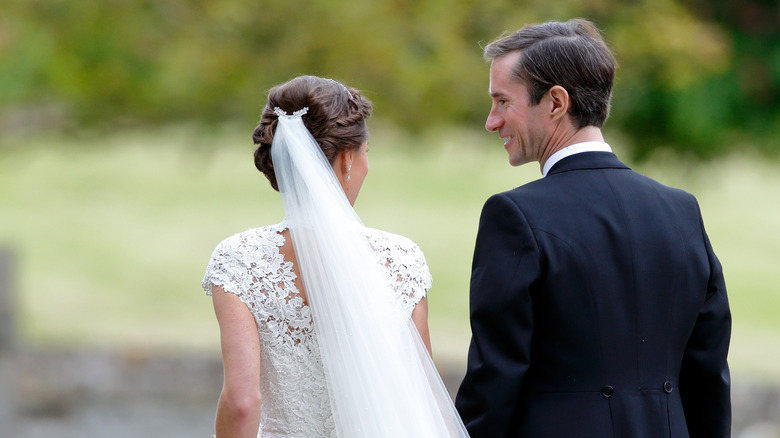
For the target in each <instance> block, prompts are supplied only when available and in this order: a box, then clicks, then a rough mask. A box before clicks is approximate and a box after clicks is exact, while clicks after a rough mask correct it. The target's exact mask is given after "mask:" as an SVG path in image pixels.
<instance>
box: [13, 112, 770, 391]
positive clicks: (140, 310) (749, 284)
mask: <svg viewBox="0 0 780 438" xmlns="http://www.w3.org/2000/svg"><path fill="white" fill-rule="evenodd" d="M372 135H373V137H372V140H371V145H370V147H369V149H370V152H369V159H370V163H371V171H370V173H369V177H368V179H367V180H366V183H365V185H364V187H363V190H362V191H361V195H360V197H359V199H358V201H357V204H356V209H357V210H358V213H359V214H360V215H361V217H362V218H363V221H364V222H365V223H366V225H368V226H372V227H376V228H381V229H385V230H388V231H392V232H395V233H399V234H403V235H406V236H408V237H410V238H412V239H413V240H414V241H416V242H417V243H418V244H419V245H420V247H422V249H423V251H424V252H425V254H426V257H427V259H428V262H429V265H430V268H431V271H432V273H433V276H434V288H433V289H432V290H431V293H430V324H431V331H432V340H433V344H434V354H435V355H436V356H437V357H438V358H439V359H451V360H457V361H461V362H462V361H463V358H464V356H465V351H466V348H467V345H468V335H469V330H468V309H467V308H468V296H467V295H468V278H469V269H470V264H471V253H472V249H473V244H474V237H475V233H476V228H477V221H478V218H479V213H480V209H481V206H482V203H483V202H484V200H485V199H486V198H487V197H488V196H489V195H491V194H492V193H495V192H498V191H502V190H506V189H509V188H512V187H515V186H517V185H520V184H523V183H525V182H528V181H530V180H533V179H536V178H538V177H539V176H540V174H539V169H538V166H537V165H536V164H529V165H526V166H523V167H520V168H512V167H510V166H509V165H508V164H507V160H506V156H505V152H504V151H503V149H502V147H501V143H500V141H499V140H498V139H497V138H496V136H495V135H491V134H487V133H482V132H478V131H458V130H442V131H439V132H432V133H429V134H426V135H423V136H419V137H409V136H404V135H401V134H399V133H398V132H397V131H392V130H388V129H382V128H381V127H378V128H375V129H374V131H373V132H372ZM618 146H619V145H618ZM0 148H2V149H0V151H2V155H1V156H0V211H1V212H2V213H1V214H0V245H6V246H9V247H11V248H12V249H13V250H14V251H15V252H16V253H17V255H18V257H19V275H18V281H17V290H18V292H19V297H18V304H19V314H18V315H19V324H20V333H21V335H22V337H23V338H24V340H25V341H26V342H32V343H35V344H39V345H56V346H70V345H90V346H116V347H120V348H149V349H155V348H160V349H203V350H207V351H214V352H216V351H217V350H218V333H217V326H216V322H215V319H214V316H213V311H212V308H211V303H210V300H209V299H207V298H206V297H205V296H204V295H203V294H202V292H201V291H200V289H199V285H200V280H201V277H202V274H203V270H204V268H205V265H206V262H207V261H208V258H209V256H210V254H211V251H212V250H213V248H214V246H215V245H216V244H217V243H218V242H219V241H220V240H222V239H223V238H225V237H227V236H229V235H231V234H233V233H236V232H239V231H243V230H245V229H247V228H251V227H256V226H261V225H265V224H270V223H275V222H277V221H278V220H280V219H281V217H282V210H281V205H280V202H279V199H278V194H277V193H276V192H274V191H273V190H271V188H270V186H269V185H268V183H267V182H266V180H265V179H264V178H263V177H262V176H261V175H260V174H259V173H258V172H257V171H256V170H255V169H254V166H253V164H252V158H251V152H252V146H251V144H250V142H249V140H248V132H247V130H246V129H243V130H237V129H234V128H230V127H227V128H224V129H222V130H217V131H214V132H203V130H199V129H197V128H193V127H178V128H167V129H162V130H155V131H141V132H120V133H116V134H114V135H113V136H111V137H103V136H100V137H95V136H93V137H88V136H85V137H81V138H65V139H62V138H49V137H28V138H17V139H6V140H5V143H4V144H3V145H0ZM618 153H620V151H619V149H618ZM778 168H780V165H779V164H778V163H771V162H770V163H767V162H764V161H762V160H761V159H758V158H750V157H748V158H744V157H743V158H739V159H736V158H733V157H732V158H728V159H721V160H718V161H715V162H712V163H709V164H706V165H698V166H693V165H690V164H689V163H687V162H685V161H682V162H679V161H675V160H670V159H669V158H668V157H666V158H663V157H659V158H657V159H655V160H653V161H651V162H650V163H646V164H644V165H642V166H639V167H638V170H640V171H642V172H644V173H646V174H648V175H650V176H652V177H654V178H656V179H658V180H660V181H662V182H665V183H668V184H670V185H675V186H678V187H681V188H684V189H686V190H688V191H690V192H692V193H694V194H695V195H696V196H697V198H698V199H699V201H700V203H701V208H702V211H703V214H704V217H705V225H706V226H707V229H708V232H709V234H710V238H711V240H712V243H713V245H714V247H715V250H716V252H717V254H718V255H719V257H720V259H721V261H722V262H723V265H724V267H725V272H726V280H727V283H728V286H729V293H730V299H731V303H732V311H733V315H734V338H733V341H732V350H731V363H732V368H733V370H734V374H735V375H740V376H746V377H750V378H762V379H765V378H769V379H773V380H777V381H780V367H778V366H777V365H776V364H777V363H778V362H780V317H778V315H780V291H778V285H780V269H778V262H780V220H778V219H779V218H780V172H778Z"/></svg>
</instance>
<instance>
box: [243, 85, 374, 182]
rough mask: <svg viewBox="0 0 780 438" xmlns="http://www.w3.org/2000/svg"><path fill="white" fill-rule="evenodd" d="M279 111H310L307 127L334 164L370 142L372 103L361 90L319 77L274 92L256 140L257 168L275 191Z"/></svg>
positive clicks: (269, 96)
mask: <svg viewBox="0 0 780 438" xmlns="http://www.w3.org/2000/svg"><path fill="white" fill-rule="evenodd" d="M275 107H279V108H281V109H282V110H283V111H285V112H287V113H288V114H292V113H293V112H294V111H298V110H300V109H302V108H303V107H308V108H309V111H308V112H307V113H306V115H304V116H303V124H304V125H305V126H306V129H308V130H309V132H310V133H311V135H312V137H314V139H315V140H316V141H317V144H318V145H319V146H320V148H321V149H322V152H323V153H324V154H325V157H326V158H327V159H328V161H329V162H331V163H333V160H334V159H335V158H336V157H337V156H338V154H340V153H341V152H344V151H347V150H350V149H357V148H359V147H360V146H361V145H362V144H363V143H364V142H365V141H366V140H368V128H367V126H366V119H367V118H368V117H370V116H371V110H372V107H371V102H369V101H368V100H367V99H366V98H365V97H363V96H362V95H361V94H360V92H359V91H358V90H356V89H354V88H347V87H345V86H344V85H343V84H341V83H339V82H336V81H334V80H332V79H324V78H321V77H318V76H299V77H297V78H295V79H292V80H290V81H289V82H285V83H284V84H281V85H277V86H275V87H273V88H271V90H269V91H268V102H267V103H266V105H265V108H264V109H263V113H262V115H261V116H260V123H259V124H258V125H257V127H256V128H255V131H254V133H253V134H252V140H253V141H254V143H255V144H256V145H258V147H257V149H255V167H257V170H259V171H260V172H262V173H263V174H264V175H265V177H266V178H268V181H269V182H270V183H271V187H273V188H274V190H277V191H278V190H279V186H278V185H277V183H276V174H275V173H274V165H273V162H272V160H271V144H272V143H273V140H274V132H276V123H277V120H278V116H277V115H276V114H275V113H274V108H275Z"/></svg>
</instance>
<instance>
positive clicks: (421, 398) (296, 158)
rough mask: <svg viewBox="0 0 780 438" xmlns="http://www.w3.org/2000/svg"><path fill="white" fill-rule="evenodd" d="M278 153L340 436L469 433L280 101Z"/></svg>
mask: <svg viewBox="0 0 780 438" xmlns="http://www.w3.org/2000/svg"><path fill="white" fill-rule="evenodd" d="M274 111H275V112H276V114H277V115H278V116H279V121H278V124H277V126H276V132H275V134H274V139H273V144H272V147H271V157H272V160H273V167H274V172H275V174H276V181H277V184H278V187H279V192H280V193H281V195H282V202H283V205H284V209H285V215H286V216H285V218H286V221H287V224H288V226H289V228H290V233H291V236H292V242H293V247H294V249H295V254H296V257H297V260H298V269H299V271H300V273H301V277H302V281H303V284H304V287H305V290H306V295H307V297H308V302H309V306H310V307H311V310H312V315H313V316H312V317H313V319H314V327H315V329H316V330H317V337H318V340H319V346H320V352H321V355H322V361H323V364H324V368H325V377H326V379H327V383H328V391H329V394H330V400H331V405H332V408H333V412H334V420H335V424H336V432H337V435H338V436H339V438H351V437H355V438H358V437H360V438H365V437H370V438H381V437H388V438H390V437H392V438H398V437H425V438H435V437H467V436H468V433H467V432H466V429H465V427H464V426H463V423H462V421H461V420H460V417H459V416H458V414H457V412H456V411H455V407H454V405H453V404H452V400H451V399H450V397H449V394H448V393H447V390H446V389H445V387H444V384H443V383H442V381H441V378H440V376H439V374H438V372H437V371H436V368H435V367H434V364H433V361H432V360H431V358H430V356H429V355H428V351H427V350H426V348H425V346H424V344H423V342H422V340H421V338H420V336H419V333H418V332H417V330H416V329H415V326H414V324H413V323H412V321H411V319H410V318H408V316H404V315H402V314H401V313H400V312H399V311H398V310H397V305H396V304H394V303H393V300H394V297H393V290H392V288H391V286H390V284H389V283H388V280H387V278H386V276H384V275H383V274H382V272H381V268H380V266H379V265H378V264H377V263H376V261H375V260H376V257H375V256H374V254H373V250H372V249H371V247H370V245H369V243H368V240H367V239H366V237H365V234H364V233H363V224H362V223H361V221H360V218H359V217H358V215H357V213H355V211H354V210H353V209H352V206H351V205H350V204H349V201H348V200H347V198H346V196H345V194H344V191H343V189H342V187H341V185H340V184H339V182H338V180H337V179H336V175H335V173H334V172H333V169H332V167H331V165H330V163H328V161H327V159H326V158H325V155H324V154H323V153H322V150H321V149H320V148H319V146H318V145H317V143H316V141H315V140H314V138H313V137H312V136H311V134H310V133H309V131H308V130H307V129H306V127H305V126H304V124H303V121H302V119H301V117H302V116H303V115H305V114H306V112H307V111H308V108H303V109H301V110H299V111H296V112H295V113H293V114H292V115H287V114H286V113H285V112H284V111H282V110H281V109H279V108H275V109H274Z"/></svg>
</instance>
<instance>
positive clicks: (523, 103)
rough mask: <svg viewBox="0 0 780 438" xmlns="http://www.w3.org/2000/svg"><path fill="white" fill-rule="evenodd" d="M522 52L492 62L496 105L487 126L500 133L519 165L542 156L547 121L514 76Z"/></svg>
mask: <svg viewBox="0 0 780 438" xmlns="http://www.w3.org/2000/svg"><path fill="white" fill-rule="evenodd" d="M519 58H520V51H516V52H512V53H509V54H508V55H505V56H502V57H499V58H496V59H494V60H493V63H492V64H491V65H490V96H491V98H492V99H493V105H492V107H491V108H490V114H489V115H488V118H487V121H486V122H485V129H487V130H488V131H490V132H498V135H499V137H501V139H503V140H504V149H506V151H507V154H509V164H511V165H512V166H519V165H521V164H524V163H528V162H530V161H538V160H539V159H540V158H541V149H542V144H543V143H544V138H545V135H544V129H543V127H544V123H542V117H541V109H540V107H539V105H533V106H532V105H529V99H528V89H527V87H526V86H525V84H523V83H522V82H520V81H519V80H518V79H516V78H515V77H514V76H513V75H512V70H513V69H514V67H515V65H516V64H517V61H518V59H519Z"/></svg>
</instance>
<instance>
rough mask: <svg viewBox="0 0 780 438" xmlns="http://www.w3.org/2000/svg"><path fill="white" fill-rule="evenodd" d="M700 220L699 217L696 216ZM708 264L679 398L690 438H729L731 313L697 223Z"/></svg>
mask: <svg viewBox="0 0 780 438" xmlns="http://www.w3.org/2000/svg"><path fill="white" fill-rule="evenodd" d="M700 217H701V216H700ZM701 230H702V236H703V239H704V245H705V248H706V251H707V257H708V259H709V264H710V276H709V281H708V284H707V293H706V296H705V299H704V302H703V303H702V306H701V310H700V311H699V316H698V318H697V319H696V324H695V326H694V328H693V332H692V333H691V336H690V338H689V340H688V343H687V344H686V347H685V352H684V355H683V361H682V367H681V370H680V397H681V399H682V403H683V410H684V412H685V420H686V423H687V424H688V430H689V433H690V436H691V437H692V438H696V437H729V436H731V379H730V376H729V368H728V363H727V362H726V359H727V356H728V350H729V340H730V338H731V312H730V310H729V303H728V297H727V296H726V283H725V280H724V278H723V269H722V267H721V264H720V262H719V261H718V258H717V257H716V256H715V253H714V252H713V250H712V245H711V244H710V240H709V238H708V237H707V233H706V232H705V231H704V225H703V223H702V224H701Z"/></svg>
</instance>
